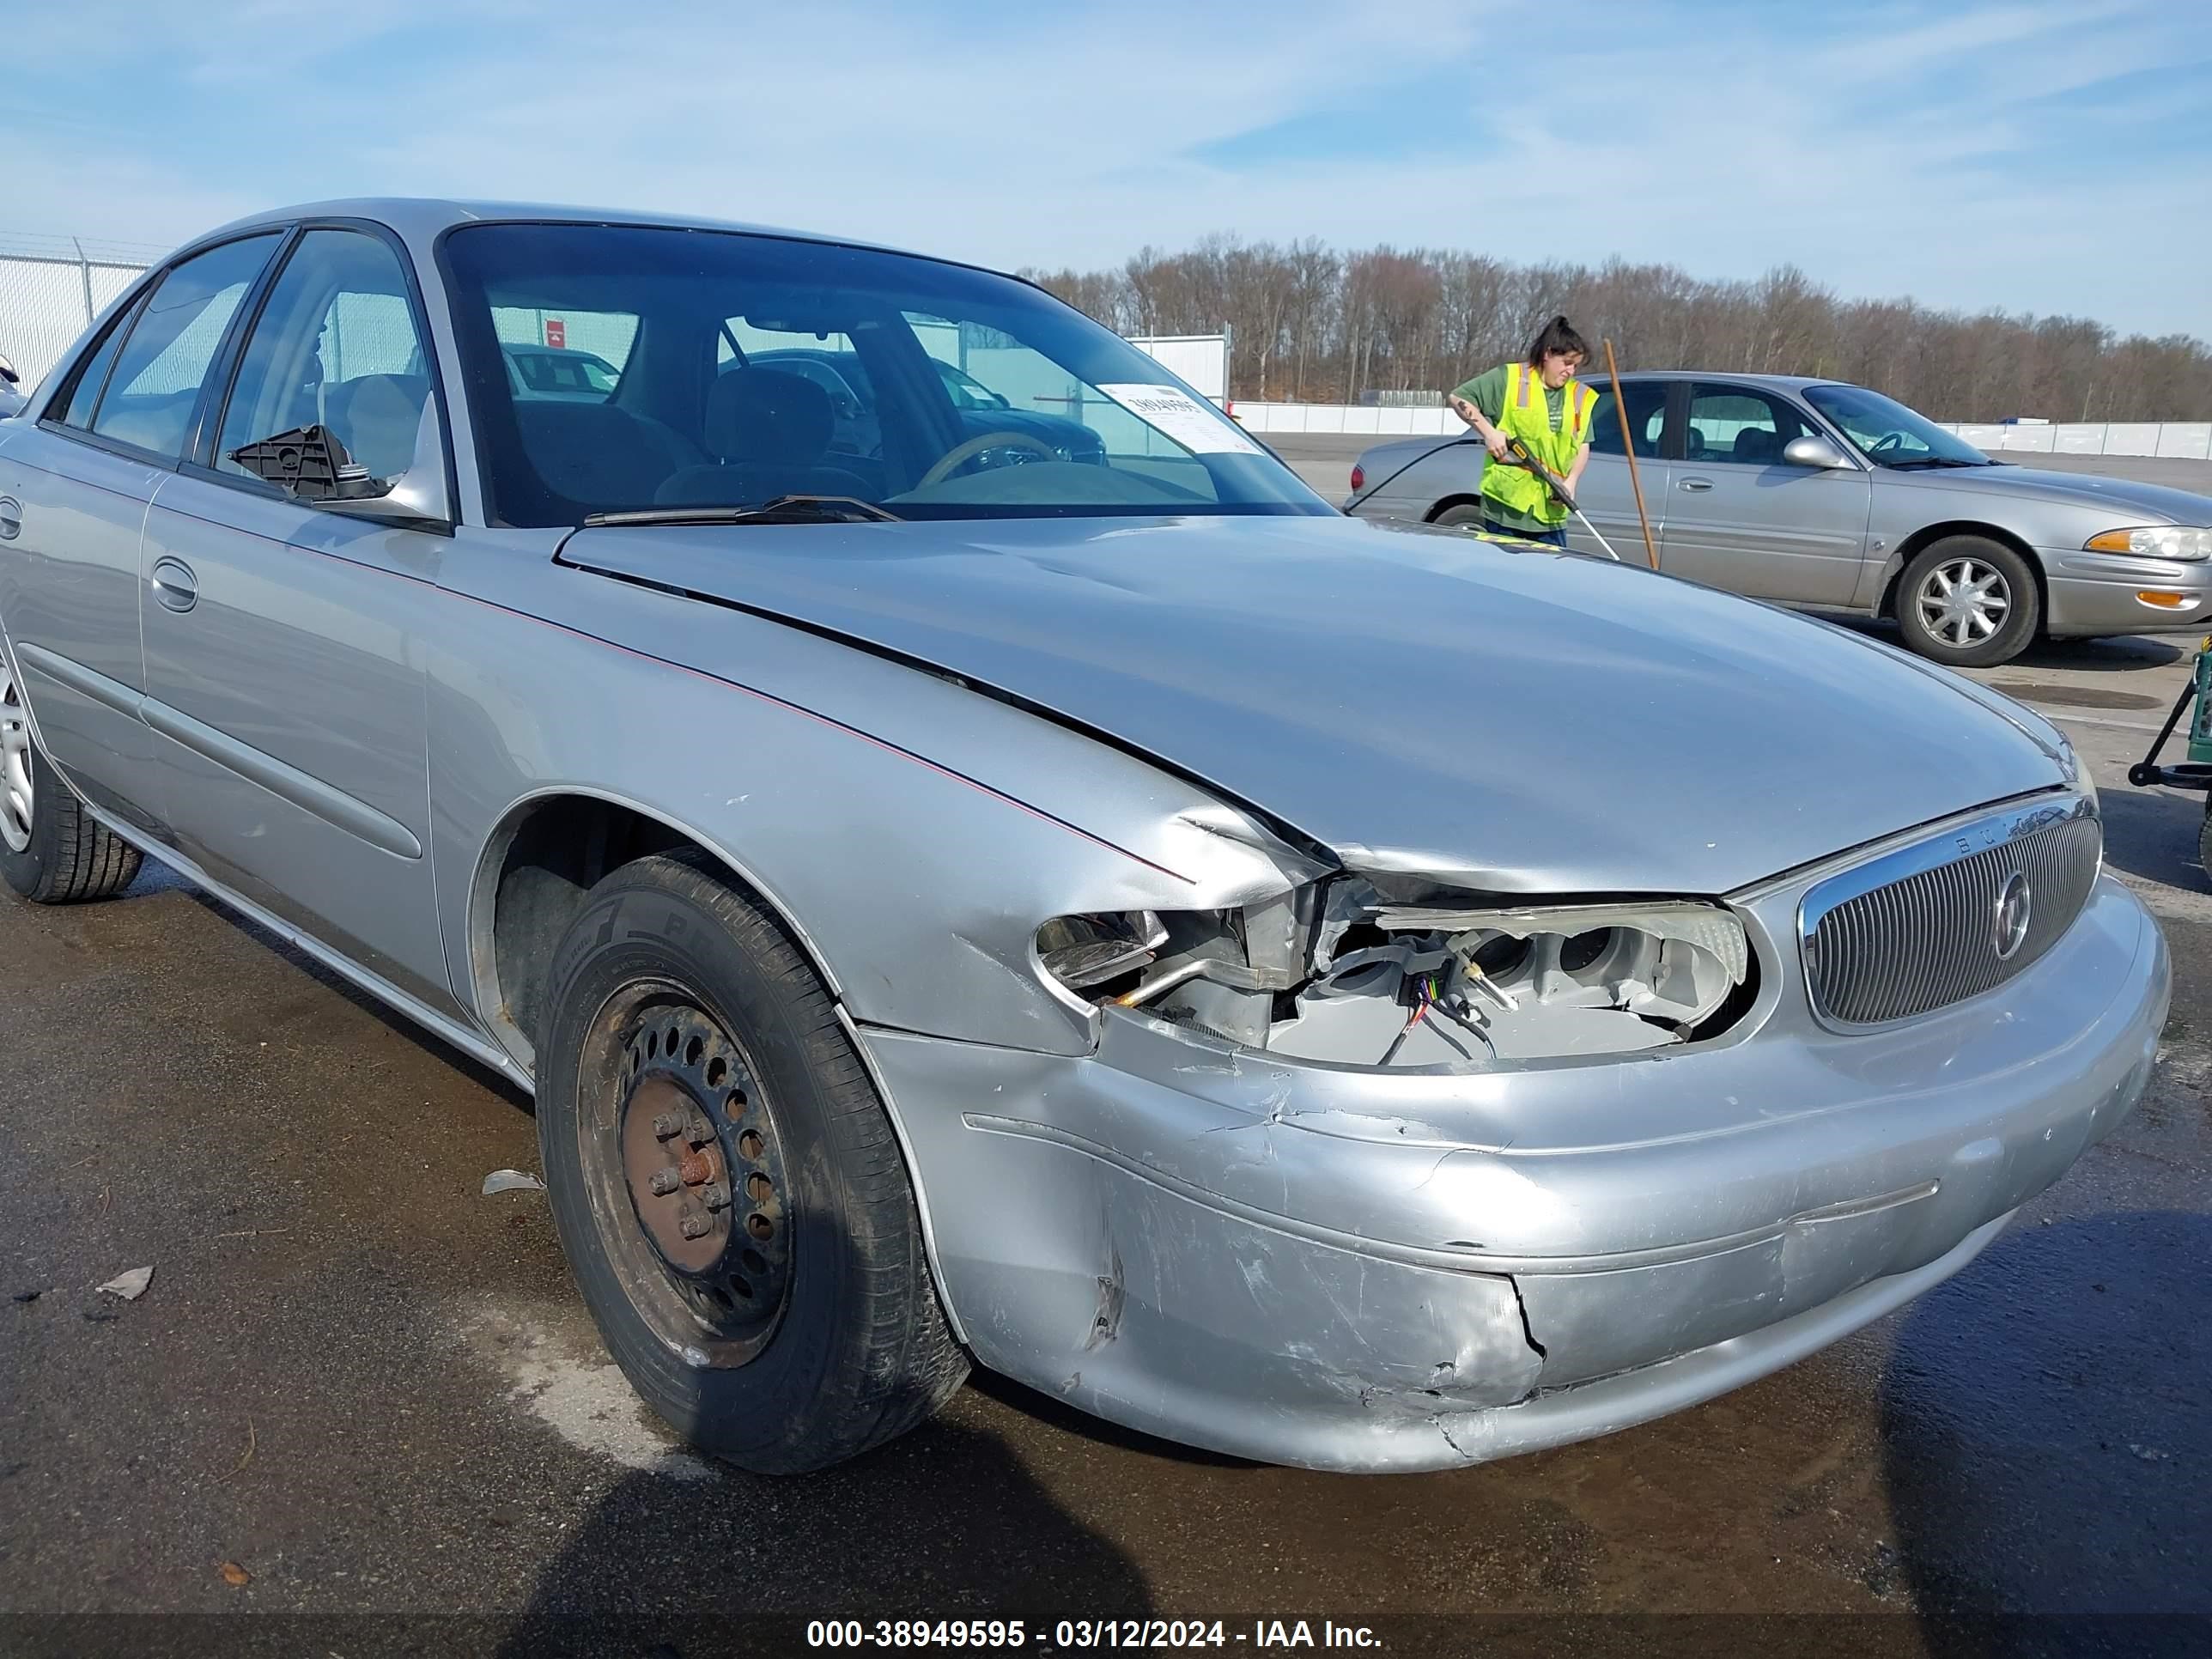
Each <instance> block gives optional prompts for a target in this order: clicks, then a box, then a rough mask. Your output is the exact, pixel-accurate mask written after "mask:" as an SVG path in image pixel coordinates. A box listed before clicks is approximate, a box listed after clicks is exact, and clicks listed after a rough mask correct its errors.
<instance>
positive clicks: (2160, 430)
mask: <svg viewBox="0 0 2212 1659" xmlns="http://www.w3.org/2000/svg"><path fill="white" fill-rule="evenodd" d="M1237 419H1238V420H1239V421H1241V422H1243V423H1244V425H1245V427H1246V428H1248V429H1249V430H1251V431H1254V432H1288V433H1328V434H1337V433H1342V434H1346V435H1354V436H1359V437H1383V438H1389V437H1427V436H1439V437H1442V436H1450V435H1455V434H1456V433H1458V432H1460V431H1462V429H1463V428H1462V426H1461V424H1460V420H1459V417H1458V416H1455V415H1454V414H1453V413H1452V412H1451V411H1450V410H1448V409H1444V408H1441V407H1439V408H1436V409H1383V408H1376V407H1370V406H1369V405H1366V404H1251V403H1245V402H1243V401H1242V400H1239V401H1238V403H1237ZM1941 424H1942V425H1943V427H1944V429H1945V430H1946V431H1949V432H1955V433H1957V434H1958V435H1960V437H1961V438H1964V439H1965V440H1966V441H1967V442H1968V443H1970V444H1972V445H1973V446H1974V447H1975V448H1977V449H1979V450H1983V451H1985V452H1988V453H1992V454H1995V453H2004V452H2010V451H2015V450H2021V451H2027V452H2032V453H2041V454H2045V455H2052V454H2056V455H2152V456H2162V457H2167V458H2170V459H2175V460H2190V461H2202V460H2208V459H2212V421H2162V422H2160V421H2112V422H2105V421H2091V422H2079V423H2075V422H2069V423H2067V424H2064V425H2051V426H2000V425H1993V424H1992V425H1976V424H1973V423H1971V422H1966V423H1960V422H1942V423H1941Z"/></svg>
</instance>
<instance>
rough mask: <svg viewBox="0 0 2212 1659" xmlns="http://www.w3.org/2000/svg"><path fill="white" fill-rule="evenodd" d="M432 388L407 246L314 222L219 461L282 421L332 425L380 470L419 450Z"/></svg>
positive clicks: (252, 361)
mask: <svg viewBox="0 0 2212 1659" xmlns="http://www.w3.org/2000/svg"><path fill="white" fill-rule="evenodd" d="M429 394H430V380H429V374H428V366H427V365H426V364H425V363H424V362H423V356H422V337H421V336H420V334H418V333H417V332H416V326H415V313H414V309H413V307H411V306H410V303H409V301H408V297H407V283H406V278H405V276H404V273H403V272H402V271H401V270H400V265H399V259H398V255H397V254H395V253H393V252H392V250H391V249H390V248H389V247H388V246H386V245H385V244H384V243H383V242H382V241H380V240H378V239H377V238H375V237H374V236H366V235H362V234H360V233H358V232H356V231H349V230H311V231H309V232H308V233H307V234H306V235H305V236H302V237H301V239H300V243H299V246H297V247H295V249H294V250H293V251H292V257H291V258H289V259H288V260H287V261H285V264H284V269H283V271H282V272H281V273H279V275H278V276H277V278H276V285H275V286H274V287H272V288H271V289H270V290H269V300H268V303H267V304H265V305H264V306H263V307H262V309H261V315H260V317H259V318H258V319H257V320H256V321H255V323H254V325H253V333H252V337H250V338H249V339H248V340H247V341H246V350H245V353H244V355H243V356H241V357H240V360H239V368H238V378H237V380H235V381H234V383H233V385H232V387H231V393H230V401H229V403H228V404H227V405H226V406H225V408H224V410H223V415H222V427H221V428H220V432H221V435H220V436H219V437H218V438H217V439H216V454H215V465H216V467H217V468H219V469H220V470H221V471H225V472H234V473H238V474H240V475H241V476H242V475H244V474H245V471H246V469H245V468H243V467H241V466H240V465H239V464H238V463H237V462H236V461H234V460H233V459H230V457H231V453H232V452H233V451H234V450H236V449H238V448H240V447H242V446H244V445H246V444H250V443H258V442H259V441H262V440H263V439H264V438H273V437H275V436H276V435H277V434H278V433H280V432H291V431H295V430H296V429H298V428H301V427H307V426H322V427H326V428H329V429H330V430H331V432H332V433H333V434H335V435H336V436H337V440H338V441H339V442H340V443H342V444H343V445H344V446H345V447H346V449H347V451H348V452H349V453H351V455H352V456H353V458H354V459H356V460H357V461H359V462H360V463H361V464H362V465H363V466H365V467H367V468H368V471H369V476H370V477H376V478H392V477H398V475H399V474H401V473H403V472H404V471H406V470H407V468H408V467H409V465H410V464H411V463H412V462H413V460H414V459H415V435H416V429H417V428H418V427H419V426H420V425H421V423H422V404H423V400H424V399H425V398H428V396H429Z"/></svg>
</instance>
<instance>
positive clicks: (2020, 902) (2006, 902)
mask: <svg viewBox="0 0 2212 1659" xmlns="http://www.w3.org/2000/svg"><path fill="white" fill-rule="evenodd" d="M2034 902H2035V895H2034V894H2033V892H2032V891H2031V890H2029V888H2028V884H2027V873H2026V872H2023V871H2020V870H2015V871H2014V872H2012V874H2010V875H2009V876H2007V877H2006V878H2005V883H2004V885H2003V886H2002V887H2001V888H1999V889H1998V890H1997V915H1996V947H1997V960H1998V961H1999V962H2010V961H2011V960H2012V959H2013V957H2014V956H2015V955H2016V954H2017V953H2018V951H2019V950H2020V947H2021V945H2025V944H2027V921H2028V916H2029V914H2030V913H2031V911H2032V910H2033V906H2034Z"/></svg>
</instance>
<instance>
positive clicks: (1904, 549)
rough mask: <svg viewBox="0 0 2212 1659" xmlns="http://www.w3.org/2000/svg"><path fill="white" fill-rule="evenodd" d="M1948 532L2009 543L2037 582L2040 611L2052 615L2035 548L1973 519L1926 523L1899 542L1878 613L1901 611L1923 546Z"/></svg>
mask: <svg viewBox="0 0 2212 1659" xmlns="http://www.w3.org/2000/svg"><path fill="white" fill-rule="evenodd" d="M1947 536H1980V537H1983V538H1985V539H1987V540H1990V541H1993V542H1996V543H1998V544H2000V545H2002V546H2005V547H2008V548H2010V549H2012V550H2013V551H2014V552H2015V553H2017V554H2019V555H2020V556H2021V562H2022V563H2024V564H2025V565H2027V574H2028V575H2029V576H2030V577H2031V578H2032V579H2033V581H2034V583H2035V600H2036V605H2035V608H2036V614H2037V615H2038V616H2039V617H2049V616H2050V615H2051V591H2050V588H2049V586H2048V585H2047V583H2046V580H2045V576H2044V574H2043V561H2042V560H2040V559H2039V558H2037V557H2036V556H2035V550H2034V549H2033V548H2032V547H2030V546H2029V545H2028V544H2027V543H2026V542H2024V541H2022V540H2021V538H2019V537H2017V536H2015V535H2014V534H2013V533H2012V532H2010V531H2009V530H2000V529H1999V528H1997V526H1995V525H1993V524H1979V523H1977V522H1975V521H1974V520H1971V519H1966V520H1956V521H1954V522H1952V523H1948V524H1931V525H1925V526H1922V527H1921V528H1920V529H1918V530H1916V531H1914V532H1912V533H1911V535H1910V536H1907V537H1906V538H1905V539H1904V540H1903V541H1902V542H1900V543H1899V544H1898V549H1897V568H1896V569H1894V570H1893V571H1892V572H1890V575H1889V581H1888V584H1887V586H1884V587H1883V589H1882V591H1881V604H1880V605H1877V606H1876V607H1875V615H1876V616H1878V617H1895V616H1896V615H1897V590H1898V589H1899V587H1900V586H1903V585H1904V582H1905V570H1906V569H1907V568H1909V567H1910V566H1911V563H1912V562H1913V560H1915V559H1917V558H1918V557H1919V556H1920V555H1921V552H1922V550H1924V549H1926V548H1928V547H1929V546H1931V545H1932V544H1935V543H1936V542H1940V541H1942V539H1943V538H1945V537H1947Z"/></svg>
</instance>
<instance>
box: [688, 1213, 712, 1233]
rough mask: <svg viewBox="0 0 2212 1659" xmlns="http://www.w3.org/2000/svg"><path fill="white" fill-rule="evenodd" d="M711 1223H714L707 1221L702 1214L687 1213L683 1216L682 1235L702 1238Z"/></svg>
mask: <svg viewBox="0 0 2212 1659" xmlns="http://www.w3.org/2000/svg"><path fill="white" fill-rule="evenodd" d="M712 1225H714V1223H712V1222H710V1221H708V1219H707V1218H706V1217H705V1216H703V1215H687V1216H685V1217H684V1237H686V1238H704V1237H706V1236H707V1229H708V1228H709V1227H711V1226H712Z"/></svg>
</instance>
